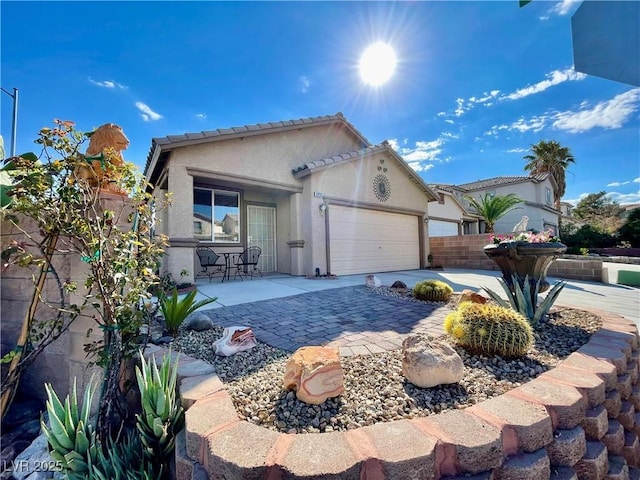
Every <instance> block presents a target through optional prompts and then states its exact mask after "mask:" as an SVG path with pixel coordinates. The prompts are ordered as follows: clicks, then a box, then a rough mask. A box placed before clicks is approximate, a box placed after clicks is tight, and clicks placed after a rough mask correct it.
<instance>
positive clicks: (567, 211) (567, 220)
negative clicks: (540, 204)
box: [560, 202, 584, 227]
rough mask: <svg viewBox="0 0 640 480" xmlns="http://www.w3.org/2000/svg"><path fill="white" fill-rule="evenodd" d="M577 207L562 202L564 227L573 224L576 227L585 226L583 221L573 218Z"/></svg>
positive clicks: (561, 215)
mask: <svg viewBox="0 0 640 480" xmlns="http://www.w3.org/2000/svg"><path fill="white" fill-rule="evenodd" d="M574 208H575V207H574V206H573V205H572V204H571V203H569V202H560V223H562V224H563V225H568V224H572V225H575V226H576V227H581V226H582V225H584V222H583V221H582V220H579V219H577V218H576V217H574V216H573V209H574Z"/></svg>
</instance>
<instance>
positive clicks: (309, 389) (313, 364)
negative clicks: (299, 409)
mask: <svg viewBox="0 0 640 480" xmlns="http://www.w3.org/2000/svg"><path fill="white" fill-rule="evenodd" d="M284 388H285V390H292V389H294V390H296V398H297V399H298V400H300V401H301V402H305V403H309V404H312V405H320V404H321V403H323V402H324V401H325V400H326V399H327V398H331V397H337V396H338V395H341V394H342V393H343V392H344V372H343V370H342V365H341V363H340V356H339V354H338V349H337V348H328V347H302V348H299V349H298V350H296V351H295V353H294V354H293V355H292V356H291V358H290V359H289V361H288V362H287V366H286V370H285V374H284Z"/></svg>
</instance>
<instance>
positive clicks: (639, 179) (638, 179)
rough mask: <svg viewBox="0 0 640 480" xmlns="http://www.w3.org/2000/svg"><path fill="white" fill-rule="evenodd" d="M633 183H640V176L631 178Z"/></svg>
mask: <svg viewBox="0 0 640 480" xmlns="http://www.w3.org/2000/svg"><path fill="white" fill-rule="evenodd" d="M631 181H632V182H633V183H640V177H638V178H634V179H633V180H631Z"/></svg>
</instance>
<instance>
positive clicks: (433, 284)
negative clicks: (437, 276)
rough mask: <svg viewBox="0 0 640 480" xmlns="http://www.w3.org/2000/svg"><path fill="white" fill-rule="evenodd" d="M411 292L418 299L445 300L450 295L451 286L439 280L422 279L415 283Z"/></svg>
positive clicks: (451, 291)
mask: <svg viewBox="0 0 640 480" xmlns="http://www.w3.org/2000/svg"><path fill="white" fill-rule="evenodd" d="M411 293H412V295H413V296H414V297H415V298H417V299H418V300H429V301H431V302H446V301H447V300H449V297H451V294H452V293H453V288H451V287H450V286H449V285H448V284H447V283H445V282H441V281H440V280H423V281H422V282H418V283H416V285H415V286H414V287H413V290H412V292H411Z"/></svg>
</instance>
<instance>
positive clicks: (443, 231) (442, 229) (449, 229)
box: [429, 219, 458, 237]
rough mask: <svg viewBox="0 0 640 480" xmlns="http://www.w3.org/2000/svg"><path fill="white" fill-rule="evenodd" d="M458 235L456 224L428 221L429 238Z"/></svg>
mask: <svg viewBox="0 0 640 480" xmlns="http://www.w3.org/2000/svg"><path fill="white" fill-rule="evenodd" d="M455 235H458V222H446V221H444V220H431V219H429V236H430V237H451V236H455Z"/></svg>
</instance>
